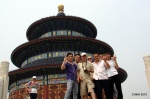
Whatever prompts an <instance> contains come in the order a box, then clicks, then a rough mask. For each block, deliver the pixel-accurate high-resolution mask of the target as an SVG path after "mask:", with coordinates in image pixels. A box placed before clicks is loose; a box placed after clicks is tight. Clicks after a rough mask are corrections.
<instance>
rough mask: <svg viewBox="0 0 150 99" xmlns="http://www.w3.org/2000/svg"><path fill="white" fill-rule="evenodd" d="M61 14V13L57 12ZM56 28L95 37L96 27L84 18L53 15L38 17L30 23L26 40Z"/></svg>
mask: <svg viewBox="0 0 150 99" xmlns="http://www.w3.org/2000/svg"><path fill="white" fill-rule="evenodd" d="M58 14H63V13H58ZM56 30H71V31H76V32H80V33H82V34H83V35H85V36H86V37H90V38H96V35H97V29H96V27H95V26H94V25H93V24H92V23H91V22H89V21H88V20H86V19H83V18H80V17H75V16H63V15H60V16H53V17H47V18H43V19H40V20H38V21H36V22H34V23H33V24H31V25H30V26H29V28H28V30H27V33H26V36H27V39H28V40H33V39H38V38H39V37H40V36H41V35H43V34H45V33H47V32H50V31H56Z"/></svg>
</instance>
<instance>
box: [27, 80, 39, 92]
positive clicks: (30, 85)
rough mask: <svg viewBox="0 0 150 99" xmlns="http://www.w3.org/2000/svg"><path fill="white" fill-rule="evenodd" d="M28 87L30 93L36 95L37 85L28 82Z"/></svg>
mask: <svg viewBox="0 0 150 99" xmlns="http://www.w3.org/2000/svg"><path fill="white" fill-rule="evenodd" d="M28 87H29V89H31V92H30V93H37V89H38V87H39V83H38V82H35V83H33V82H32V81H29V82H28Z"/></svg>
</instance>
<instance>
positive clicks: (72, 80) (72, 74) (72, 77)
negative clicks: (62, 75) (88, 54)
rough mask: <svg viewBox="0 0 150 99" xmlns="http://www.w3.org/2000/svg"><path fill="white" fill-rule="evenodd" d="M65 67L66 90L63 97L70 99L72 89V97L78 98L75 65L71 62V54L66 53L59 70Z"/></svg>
mask: <svg viewBox="0 0 150 99" xmlns="http://www.w3.org/2000/svg"><path fill="white" fill-rule="evenodd" d="M64 69H66V75H67V91H66V93H65V97H64V99H70V95H71V94H72V91H73V99H78V81H77V65H76V64H75V63H74V62H73V54H72V53H68V54H67V56H66V57H65V58H64V61H63V63H62V65H61V70H64Z"/></svg>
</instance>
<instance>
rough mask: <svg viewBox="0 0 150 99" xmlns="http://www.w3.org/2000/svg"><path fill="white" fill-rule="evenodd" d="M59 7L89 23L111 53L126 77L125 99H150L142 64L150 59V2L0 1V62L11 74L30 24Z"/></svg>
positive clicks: (127, 0) (101, 0)
mask: <svg viewBox="0 0 150 99" xmlns="http://www.w3.org/2000/svg"><path fill="white" fill-rule="evenodd" d="M59 4H63V5H64V6H65V9H64V12H65V14H66V15H72V16H79V17H82V18H85V19H87V20H89V21H90V22H92V23H93V24H94V25H95V26H96V28H97V31H98V34H97V37H96V39H99V40H102V41H104V42H106V43H108V44H109V45H110V46H111V47H112V48H113V49H114V52H115V53H116V55H117V59H118V63H119V66H120V67H122V68H123V69H125V70H126V71H127V73H128V78H127V80H126V81H125V82H124V83H123V84H122V89H123V94H124V99H150V90H149V88H148V83H147V80H146V76H145V66H144V61H143V56H145V55H150V0H0V61H4V60H5V61H9V62H10V67H9V70H10V71H11V70H14V69H17V68H16V67H15V65H14V64H13V63H12V62H11V60H10V56H11V53H12V51H13V50H14V49H15V48H16V47H17V46H19V45H21V44H23V43H25V42H28V41H27V38H26V30H27V29H28V27H29V26H30V25H31V24H32V23H33V22H35V21H37V20H39V19H41V18H45V17H49V16H54V15H56V14H57V13H58V9H57V6H58V5H59ZM132 93H146V94H147V96H132Z"/></svg>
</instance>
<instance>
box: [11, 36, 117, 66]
mask: <svg viewBox="0 0 150 99" xmlns="http://www.w3.org/2000/svg"><path fill="white" fill-rule="evenodd" d="M53 51H83V52H88V53H91V54H94V53H96V52H98V53H105V52H110V53H111V55H113V54H114V51H113V49H112V47H111V46H110V45H108V44H107V43H105V42H103V41H99V40H96V39H92V38H85V37H78V36H59V37H53V38H42V39H36V40H32V41H31V42H27V43H25V44H22V45H20V46H19V47H17V48H16V49H15V50H14V51H13V52H12V54H11V60H12V62H13V63H14V64H15V65H16V66H17V67H19V68H20V67H21V64H22V63H23V62H24V61H25V60H26V59H27V58H30V57H32V56H35V55H38V54H42V53H46V52H53Z"/></svg>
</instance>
